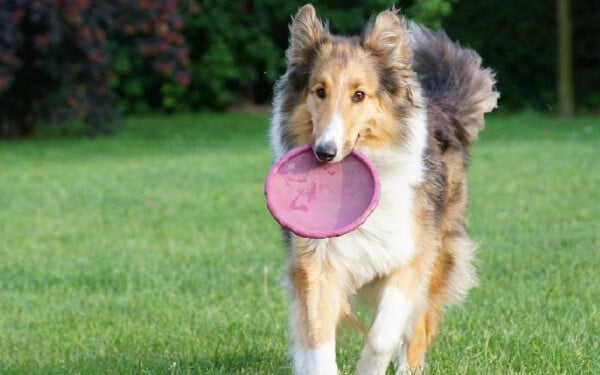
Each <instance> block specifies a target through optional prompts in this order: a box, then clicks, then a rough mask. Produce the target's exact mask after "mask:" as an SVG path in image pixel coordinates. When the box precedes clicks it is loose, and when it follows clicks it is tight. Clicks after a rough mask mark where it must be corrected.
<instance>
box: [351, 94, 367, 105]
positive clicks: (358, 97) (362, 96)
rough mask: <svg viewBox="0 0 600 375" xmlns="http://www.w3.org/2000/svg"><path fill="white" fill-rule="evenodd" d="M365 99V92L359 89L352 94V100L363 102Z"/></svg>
mask: <svg viewBox="0 0 600 375" xmlns="http://www.w3.org/2000/svg"><path fill="white" fill-rule="evenodd" d="M364 99H365V93H364V92H362V91H357V92H355V93H354V95H352V101H353V102H354V103H359V102H362V101H363V100H364Z"/></svg>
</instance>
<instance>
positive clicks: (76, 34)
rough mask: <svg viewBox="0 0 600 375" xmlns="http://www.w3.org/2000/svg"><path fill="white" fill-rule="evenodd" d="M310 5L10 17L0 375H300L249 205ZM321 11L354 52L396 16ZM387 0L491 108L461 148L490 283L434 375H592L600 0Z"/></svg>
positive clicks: (443, 340)
mask: <svg viewBox="0 0 600 375" xmlns="http://www.w3.org/2000/svg"><path fill="white" fill-rule="evenodd" d="M303 3H304V2H301V1H283V0H239V1H224V0H102V1H100V0H98V1H97V0H0V374H2V375H4V374H28V375H29V374H110V375H113V374H215V375H223V374H245V375H248V374H289V373H291V368H290V362H289V360H288V353H289V350H288V349H289V348H288V339H287V332H288V326H287V323H286V320H287V319H286V312H287V301H286V298H285V293H284V292H283V291H282V288H280V285H281V278H282V277H281V276H282V271H281V270H282V265H283V264H284V263H285V258H286V256H287V254H286V251H285V250H284V246H283V243H282V238H281V231H280V228H279V226H278V225H277V224H276V223H275V222H274V221H273V220H272V218H271V216H270V215H269V213H268V211H267V209H266V205H265V200H264V194H263V192H264V190H263V188H264V179H265V176H266V174H267V171H268V170H269V167H270V165H271V163H272V161H273V160H272V154H271V152H270V150H269V147H268V137H267V128H268V124H269V116H270V112H269V111H270V101H271V96H272V87H273V83H274V82H275V80H276V79H277V78H278V77H279V76H280V75H281V74H282V73H283V72H284V69H285V61H284V51H285V49H286V48H287V43H288V23H289V22H290V19H291V18H290V17H291V16H292V15H293V14H295V13H296V11H297V9H298V7H299V6H301V5H302V4H303ZM314 4H315V6H316V8H317V13H318V14H319V15H320V17H322V18H323V19H328V20H329V21H330V25H331V29H332V30H333V31H334V32H336V33H342V34H354V33H359V32H360V30H361V28H362V27H363V25H364V24H365V22H366V20H367V19H368V18H369V17H371V16H372V15H374V14H376V13H377V12H378V11H381V10H383V9H386V8H388V7H390V6H392V5H393V4H394V2H393V1H391V0H385V1H384V0H360V1H359V0H345V1H341V0H340V1H332V0H328V1H325V0H315V1H314ZM395 5H396V7H398V8H401V9H402V10H403V13H405V14H406V15H408V17H410V18H412V19H414V20H417V21H419V22H422V23H424V24H426V25H428V26H430V27H432V28H439V27H443V28H444V29H446V30H447V33H448V34H449V35H450V37H451V38H453V39H456V40H459V41H460V42H461V43H462V44H463V45H466V46H469V47H472V48H474V49H476V50H477V51H478V52H479V53H480V54H481V56H482V57H483V61H484V64H485V65H486V66H489V67H492V68H493V69H494V70H495V71H496V72H497V80H498V89H499V91H500V92H501V98H500V102H499V108H498V109H497V110H495V111H494V112H493V113H491V114H489V115H487V116H486V130H485V131H484V132H483V133H481V135H480V138H479V140H478V141H477V143H476V144H475V145H473V147H472V148H471V149H470V151H471V154H472V155H473V158H472V160H471V161H470V167H469V194H470V207H469V214H468V226H469V232H470V233H471V235H472V236H473V238H474V239H476V240H477V242H478V243H480V244H481V245H480V247H479V250H478V254H477V267H478V273H479V278H480V285H479V287H478V288H475V289H473V291H472V292H471V293H470V295H469V297H468V298H467V300H466V301H465V303H464V304H463V305H461V308H452V309H449V311H448V313H447V314H446V315H445V316H444V322H443V326H442V330H441V334H440V337H439V339H438V341H437V343H436V344H435V345H434V347H433V350H432V351H431V352H430V353H428V360H427V363H428V364H427V366H428V367H427V373H428V374H443V375H448V374H457V375H463V374H600V357H599V356H598V353H599V352H600V340H598V337H600V305H599V303H600V298H598V297H599V296H600V272H598V270H600V256H599V254H600V201H599V200H598V197H600V116H598V115H599V114H600V44H599V41H600V1H598V0H528V1H525V0H504V1H491V0H406V1H397V2H395ZM361 318H365V319H364V320H365V321H367V322H368V315H362V314H361ZM339 342H340V343H341V345H340V346H339V348H338V350H337V358H338V363H339V368H340V373H341V374H351V373H353V372H354V364H355V362H356V359H357V358H358V355H359V353H360V350H361V347H362V343H363V340H362V336H360V335H359V334H358V333H356V332H354V331H344V330H342V331H341V337H340V340H339Z"/></svg>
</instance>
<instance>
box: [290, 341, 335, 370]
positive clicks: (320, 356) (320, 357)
mask: <svg viewBox="0 0 600 375" xmlns="http://www.w3.org/2000/svg"><path fill="white" fill-rule="evenodd" d="M294 370H295V374H296V375H336V374H337V373H338V369H337V364H336V362H335V341H330V342H327V343H325V344H323V345H321V346H319V347H317V348H314V349H309V350H304V349H302V348H299V347H296V348H295V349H294Z"/></svg>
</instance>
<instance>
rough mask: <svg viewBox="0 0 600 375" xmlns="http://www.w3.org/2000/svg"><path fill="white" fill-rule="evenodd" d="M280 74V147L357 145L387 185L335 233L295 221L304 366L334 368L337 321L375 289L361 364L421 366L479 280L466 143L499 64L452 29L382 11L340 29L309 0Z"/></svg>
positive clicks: (296, 317) (276, 139) (275, 126)
mask: <svg viewBox="0 0 600 375" xmlns="http://www.w3.org/2000/svg"><path fill="white" fill-rule="evenodd" d="M290 31H291V37H290V46H289V49H288V50H287V52H286V57H287V63H288V67H287V71H286V73H285V74H284V75H283V76H282V77H281V79H280V80H279V81H278V83H277V84H276V87H275V98H274V114H273V118H272V126H271V129H270V135H271V140H272V148H273V151H274V153H275V156H276V157H279V156H280V155H281V154H283V153H284V152H286V151H287V150H289V149H291V148H292V147H295V146H298V145H303V144H309V145H311V146H312V148H313V150H314V153H315V156H316V157H317V158H318V159H319V160H321V161H323V162H329V163H335V162H338V161H340V160H342V159H343V158H344V157H345V156H347V155H348V154H349V153H350V152H351V151H352V150H354V149H355V150H359V151H361V152H363V153H364V154H365V155H367V157H368V158H369V159H370V160H371V161H372V162H373V163H374V164H375V166H376V167H377V170H378V172H379V175H380V179H381V181H380V182H381V198H380V201H379V205H378V207H377V208H376V209H375V211H374V212H373V213H372V215H371V216H370V217H369V219H368V220H367V221H366V222H365V223H364V224H363V225H362V226H360V227H359V228H357V229H356V230H354V231H352V232H350V233H347V234H345V235H343V236H340V237H336V238H329V239H310V238H302V237H299V236H296V235H294V234H293V233H286V236H285V237H286V242H287V245H288V247H289V263H288V265H287V278H288V281H289V286H290V290H291V298H292V303H291V308H290V313H289V319H290V326H291V333H292V337H293V350H292V353H293V362H294V369H295V372H296V373H297V374H336V373H337V365H336V360H335V338H336V327H337V326H338V322H339V321H340V320H341V319H343V318H348V319H350V320H356V318H355V315H354V314H353V312H352V307H351V304H350V300H351V299H352V297H353V296H355V295H361V294H367V292H368V294H369V296H370V298H366V299H368V300H370V301H371V305H372V306H371V307H372V309H373V322H372V323H371V326H370V328H369V330H368V333H367V334H366V343H365V346H364V349H363V350H362V353H361V355H360V359H359V360H358V364H357V367H356V373H357V374H360V375H363V374H384V373H385V372H386V369H387V367H388V365H389V363H390V362H391V361H396V363H397V367H396V368H397V371H398V373H401V372H403V371H415V370H416V371H419V370H420V369H422V368H423V365H424V358H425V352H426V350H427V348H428V346H429V345H431V343H432V342H433V340H434V338H435V336H436V332H437V330H438V326H439V324H440V319H441V316H442V313H443V311H444V309H445V308H446V307H447V306H448V305H449V304H451V303H453V302H457V301H459V300H461V299H462V298H464V297H465V295H466V294H467V292H468V290H469V289H470V288H471V287H473V286H474V285H475V283H476V277H475V271H474V268H473V265H472V261H473V260H472V258H473V252H474V244H473V242H472V241H471V239H470V238H469V236H468V235H467V231H466V228H465V212H466V208H467V184H466V176H465V170H466V167H467V162H468V147H469V143H470V142H471V141H473V140H474V139H476V138H477V133H478V132H479V131H480V130H481V129H482V128H483V127H484V118H483V117H484V113H486V112H489V111H491V110H492V109H493V108H494V107H495V106H496V101H497V98H498V96H499V94H498V93H497V92H496V91H495V89H494V83H495V82H494V74H493V73H492V71H491V70H489V69H484V68H482V67H481V59H480V57H479V56H478V55H477V54H476V53H475V52H474V51H472V50H469V49H465V48H462V47H460V46H459V45H458V44H455V43H453V42H451V41H450V40H449V39H448V38H447V37H446V35H445V34H444V33H443V32H431V31H429V30H427V29H425V28H423V27H421V26H418V25H415V24H412V23H408V24H407V23H406V22H405V21H404V20H403V18H401V17H399V16H398V14H397V12H396V11H394V10H391V11H385V12H382V13H380V14H379V15H378V16H377V17H376V18H375V19H374V20H372V21H371V22H370V23H369V24H368V25H367V26H366V27H365V29H364V31H363V33H362V35H360V36H356V37H342V36H336V35H332V34H331V33H330V32H329V30H328V28H327V26H326V25H324V24H323V23H322V22H321V21H319V19H318V18H317V16H316V13H315V9H314V8H313V7H312V6H311V5H306V6H304V7H303V8H301V9H300V10H299V11H298V13H297V15H296V16H295V17H294V19H293V22H292V25H291V26H290Z"/></svg>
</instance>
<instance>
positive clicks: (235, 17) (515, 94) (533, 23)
mask: <svg viewBox="0 0 600 375" xmlns="http://www.w3.org/2000/svg"><path fill="white" fill-rule="evenodd" d="M303 3H304V1H287V0H242V1H221V0H108V1H102V2H95V1H88V0H0V109H1V111H0V137H10V136H27V135H31V134H33V132H34V131H33V130H34V128H36V127H39V125H48V124H55V126H63V127H64V126H67V125H68V124H70V123H72V122H68V121H65V120H67V119H74V120H75V123H83V124H84V128H85V129H87V130H86V131H87V132H88V133H90V134H97V133H106V132H111V131H114V130H116V129H118V124H119V121H118V116H117V113H118V112H121V113H139V112H148V111H168V112H174V111H198V110H224V109H227V108H228V107H229V106H231V105H232V104H237V103H250V104H268V103H269V101H270V100H271V90H272V86H273V83H274V82H275V80H276V79H277V77H278V76H279V75H280V74H281V73H282V72H283V71H284V68H285V66H284V59H283V56H284V51H285V49H286V48H287V43H288V30H287V25H288V23H289V21H290V17H291V15H293V14H294V13H295V12H296V10H297V9H298V7H300V6H301V5H302V4H303ZM313 3H314V5H315V6H316V8H317V11H318V13H319V15H320V17H322V18H324V19H327V20H329V21H330V25H331V29H332V30H333V31H334V32H337V33H341V34H353V33H358V32H360V30H361V28H362V27H363V25H364V23H365V21H366V20H367V19H368V18H369V17H370V16H372V15H373V14H375V13H376V12H378V11H380V10H383V9H385V8H387V7H389V6H390V5H391V4H392V2H390V1H389V0H365V1H360V0H347V1H343V2H342V1H332V0H315V1H313ZM571 5H572V15H571V18H572V23H573V55H574V61H573V65H574V82H575V93H576V99H577V101H576V105H577V109H578V110H579V111H580V112H581V111H586V112H587V111H591V112H594V111H598V109H599V108H600V89H599V87H600V48H598V40H600V22H598V20H599V19H600V2H598V1H595V0H577V1H572V4H571ZM396 6H397V7H399V8H401V9H403V12H404V13H406V14H407V15H408V16H409V17H410V18H412V19H415V20H417V21H419V22H423V23H425V24H427V25H428V26H431V27H434V28H437V27H440V26H442V27H444V28H445V29H447V31H448V34H449V35H450V36H451V37H452V38H454V39H457V40H459V41H460V42H461V43H463V44H464V45H467V46H470V47H473V48H475V49H477V50H478V51H479V53H480V54H481V55H482V56H483V58H484V62H485V64H486V65H489V66H491V67H493V68H494V69H495V70H496V71H497V73H498V75H497V78H498V87H499V90H500V91H501V93H502V97H501V100H500V106H501V108H503V109H507V110H518V109H523V108H534V109H537V110H546V111H553V110H554V106H555V105H554V103H555V101H556V95H555V91H556V89H555V86H556V83H555V82H556V55H557V51H556V16H555V3H554V2H552V1H541V0H537V1H520V0H505V1H503V2H500V3H499V2H497V1H492V0H479V1H476V0H404V1H398V2H396ZM116 109H118V110H116ZM85 124H87V125H85Z"/></svg>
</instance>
